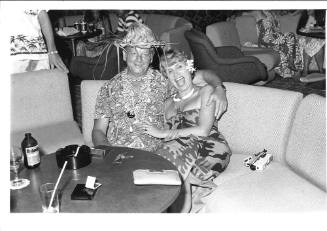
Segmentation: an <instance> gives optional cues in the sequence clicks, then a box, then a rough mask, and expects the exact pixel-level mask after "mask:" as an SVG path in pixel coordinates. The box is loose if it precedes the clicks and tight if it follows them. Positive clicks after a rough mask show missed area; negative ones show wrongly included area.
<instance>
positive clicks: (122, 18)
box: [117, 10, 144, 33]
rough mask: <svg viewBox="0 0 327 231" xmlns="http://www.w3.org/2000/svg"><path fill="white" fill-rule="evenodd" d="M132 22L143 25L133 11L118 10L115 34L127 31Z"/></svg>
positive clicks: (139, 17) (141, 20)
mask: <svg viewBox="0 0 327 231" xmlns="http://www.w3.org/2000/svg"><path fill="white" fill-rule="evenodd" d="M133 22H139V23H144V22H143V19H142V18H141V16H140V15H139V14H137V13H136V12H135V11H134V10H130V11H126V10H119V11H118V27H117V32H118V33H122V32H125V31H127V28H128V27H130V26H131V25H132V23H133Z"/></svg>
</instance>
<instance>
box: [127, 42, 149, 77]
mask: <svg viewBox="0 0 327 231" xmlns="http://www.w3.org/2000/svg"><path fill="white" fill-rule="evenodd" d="M126 51H127V54H126V56H127V57H126V63H127V67H128V71H129V72H130V74H132V75H134V76H135V77H139V76H143V75H145V74H146V72H147V70H148V68H149V65H150V63H151V62H152V56H153V54H152V51H151V49H149V48H138V47H127V49H126Z"/></svg>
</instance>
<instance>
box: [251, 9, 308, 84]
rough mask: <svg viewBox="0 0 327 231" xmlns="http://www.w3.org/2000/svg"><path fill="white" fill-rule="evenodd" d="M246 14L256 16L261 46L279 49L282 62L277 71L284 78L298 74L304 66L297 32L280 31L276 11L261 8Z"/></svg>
mask: <svg viewBox="0 0 327 231" xmlns="http://www.w3.org/2000/svg"><path fill="white" fill-rule="evenodd" d="M245 14H248V15H249V14H250V15H253V16H254V17H255V18H256V21H257V29H258V45H259V47H269V48H272V49H274V50H275V51H278V53H279V55H280V63H279V65H278V66H277V67H276V68H275V70H276V72H277V73H278V74H279V75H280V76H282V77H284V78H289V77H294V76H296V75H297V74H298V71H299V70H298V69H301V68H302V58H301V55H300V49H299V44H298V42H297V40H296V36H295V34H294V33H292V32H287V33H282V32H281V31H280V24H279V22H278V20H277V17H276V14H275V12H274V11H269V10H259V11H252V12H246V13H245Z"/></svg>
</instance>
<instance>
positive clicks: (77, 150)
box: [74, 146, 81, 157]
mask: <svg viewBox="0 0 327 231" xmlns="http://www.w3.org/2000/svg"><path fill="white" fill-rule="evenodd" d="M80 148H81V146H78V147H77V149H76V153H75V155H74V157H76V156H77V155H78V152H79V149H80Z"/></svg>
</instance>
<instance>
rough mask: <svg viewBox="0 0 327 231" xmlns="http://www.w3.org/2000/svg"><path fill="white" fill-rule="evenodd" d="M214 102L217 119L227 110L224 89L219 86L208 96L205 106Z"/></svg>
mask: <svg viewBox="0 0 327 231" xmlns="http://www.w3.org/2000/svg"><path fill="white" fill-rule="evenodd" d="M214 101H215V102H216V110H215V117H216V118H217V119H219V118H220V117H221V116H222V114H223V113H224V112H225V111H226V110H227V106H228V103H227V97H226V91H225V89H224V88H223V87H222V86H221V85H219V86H218V87H217V88H216V90H215V91H214V92H213V93H212V94H211V95H210V96H209V99H208V102H207V105H209V104H211V103H213V102H214Z"/></svg>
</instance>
